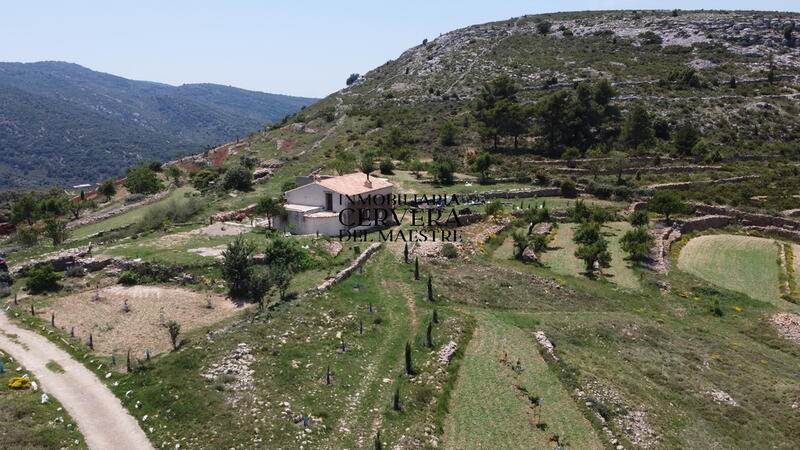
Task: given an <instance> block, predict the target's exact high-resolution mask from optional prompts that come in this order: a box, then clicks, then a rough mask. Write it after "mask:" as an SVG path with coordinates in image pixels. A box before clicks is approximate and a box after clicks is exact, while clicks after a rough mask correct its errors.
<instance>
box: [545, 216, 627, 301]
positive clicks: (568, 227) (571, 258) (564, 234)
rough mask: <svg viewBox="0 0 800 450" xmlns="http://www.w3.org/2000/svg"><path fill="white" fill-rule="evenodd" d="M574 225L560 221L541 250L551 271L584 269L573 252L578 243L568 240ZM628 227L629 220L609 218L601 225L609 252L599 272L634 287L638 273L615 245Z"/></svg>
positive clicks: (573, 272)
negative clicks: (552, 236) (605, 266)
mask: <svg viewBox="0 0 800 450" xmlns="http://www.w3.org/2000/svg"><path fill="white" fill-rule="evenodd" d="M576 227H577V225H576V224H572V223H567V224H561V225H560V226H559V228H558V232H557V233H556V236H555V239H554V240H553V241H552V242H551V243H550V246H549V248H548V250H547V251H546V252H544V253H543V254H542V263H543V264H545V265H546V266H548V267H549V268H550V269H551V270H552V271H553V272H555V273H558V274H562V275H574V276H578V275H581V274H583V273H584V272H585V268H584V264H583V261H581V260H580V259H578V258H577V257H576V256H575V250H577V248H578V246H577V245H576V244H575V242H573V241H572V237H573V235H574V233H575V229H576ZM629 229H630V224H628V223H627V222H611V223H607V224H604V225H603V234H604V235H605V237H606V239H608V244H609V246H608V248H609V251H610V252H611V264H610V267H608V268H605V269H603V271H602V272H603V276H604V277H605V278H606V279H607V280H608V281H611V282H613V283H616V284H618V285H620V286H622V287H626V288H629V289H636V288H638V287H639V276H638V275H637V274H636V272H635V271H634V270H633V268H632V267H631V263H630V262H629V261H626V260H625V259H624V258H625V254H624V252H623V251H622V249H621V248H620V245H619V239H620V238H621V237H622V235H623V234H625V232H626V231H628V230H629Z"/></svg>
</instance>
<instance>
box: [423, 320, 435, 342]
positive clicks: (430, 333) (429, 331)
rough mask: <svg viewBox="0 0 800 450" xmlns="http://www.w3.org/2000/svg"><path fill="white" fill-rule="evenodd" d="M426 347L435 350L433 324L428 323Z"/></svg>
mask: <svg viewBox="0 0 800 450" xmlns="http://www.w3.org/2000/svg"><path fill="white" fill-rule="evenodd" d="M425 346H426V347H428V348H433V322H428V329H427V331H425Z"/></svg>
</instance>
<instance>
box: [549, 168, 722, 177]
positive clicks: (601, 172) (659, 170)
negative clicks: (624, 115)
mask: <svg viewBox="0 0 800 450" xmlns="http://www.w3.org/2000/svg"><path fill="white" fill-rule="evenodd" d="M551 170H552V171H553V172H555V173H564V174H575V175H616V174H617V172H618V171H616V170H614V169H581V168H577V167H556V168H554V169H551ZM708 170H723V169H722V167H721V166H652V167H626V168H624V169H622V173H623V174H625V175H631V174H635V173H637V172H641V173H656V174H659V173H691V172H705V171H708Z"/></svg>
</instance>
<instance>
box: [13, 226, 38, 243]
mask: <svg viewBox="0 0 800 450" xmlns="http://www.w3.org/2000/svg"><path fill="white" fill-rule="evenodd" d="M14 238H15V239H16V241H17V242H19V243H20V244H21V245H22V246H23V247H33V246H34V245H36V242H38V241H39V230H38V229H37V228H33V227H27V228H20V229H19V230H18V231H17V234H16V235H14Z"/></svg>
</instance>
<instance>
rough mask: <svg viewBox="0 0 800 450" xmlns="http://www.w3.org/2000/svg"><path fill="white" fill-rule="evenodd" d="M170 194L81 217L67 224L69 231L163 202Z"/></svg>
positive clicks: (167, 192) (160, 193) (168, 192)
mask: <svg viewBox="0 0 800 450" xmlns="http://www.w3.org/2000/svg"><path fill="white" fill-rule="evenodd" d="M169 194H170V191H168V190H167V191H162V192H159V193H157V194H155V195H151V196H149V197H147V198H146V199H144V200H142V201H140V202H136V203H131V204H129V205H122V206H117V207H115V208H111V209H109V210H106V211H100V212H97V213H94V214H89V215H88V216H86V217H81V218H80V219H78V220H73V221H72V222H70V223H68V224H67V229H69V230H72V229H75V228H79V227H82V226H85V225H90V224H93V223H97V222H100V221H102V220H106V219H108V218H111V217H114V216H118V215H120V214H122V213H126V212H128V211H130V210H132V209H136V208H140V207H142V206H146V205H149V204H150V203H155V202H157V201H159V200H163V199H165V198H166V197H167V196H168V195H169Z"/></svg>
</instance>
